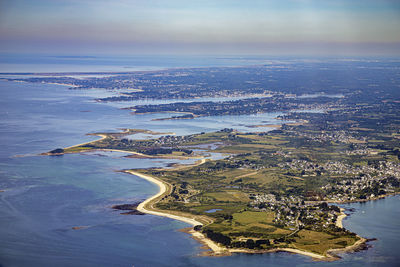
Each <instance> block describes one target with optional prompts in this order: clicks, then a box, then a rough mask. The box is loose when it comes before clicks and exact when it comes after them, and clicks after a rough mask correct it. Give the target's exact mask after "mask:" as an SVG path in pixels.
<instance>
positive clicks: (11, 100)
mask: <svg viewBox="0 0 400 267" xmlns="http://www.w3.org/2000/svg"><path fill="white" fill-rule="evenodd" d="M279 60H280V59H277V58H274V59H269V58H268V57H265V58H258V57H228V56H227V57H211V56H210V57H199V56H194V57H192V58H190V57H181V58H179V57H178V58H177V57H166V56H164V57H154V56H153V57H151V56H147V57H146V56H137V57H111V56H107V57H71V56H37V55H0V72H3V73H13V72H20V73H21V72H29V73H37V72H79V71H84V72H101V71H127V70H150V69H151V70H154V69H166V68H177V67H208V66H214V67H216V66H235V65H252V64H274V62H278V61H279ZM291 60H292V59H291ZM7 75H9V74H3V77H6V76H7ZM11 76H13V75H11ZM0 77H2V76H1V75H0ZM113 94H115V92H109V91H105V90H97V89H96V90H95V89H93V90H70V89H69V88H68V87H67V86H61V85H51V84H34V83H22V82H10V81H5V80H0V147H1V149H0V266H1V267H6V266H41V267H42V266H127V267H131V266H135V267H139V266H207V267H209V266H246V267H249V266H363V267H364V266H399V262H400V253H399V249H398V242H399V240H400V231H399V227H400V209H399V203H400V202H399V201H400V197H399V196H392V197H387V198H385V199H381V200H376V201H370V202H365V203H352V204H346V205H343V207H344V208H346V210H347V211H346V212H347V213H348V216H347V217H346V218H345V219H344V221H343V225H344V227H346V228H348V229H349V230H351V231H354V232H356V233H358V234H359V235H360V236H363V237H366V238H376V240H375V241H371V242H369V243H368V245H369V248H368V249H367V250H363V251H360V252H356V253H345V254H342V255H341V257H342V259H341V260H338V261H335V262H320V261H313V260H312V259H310V258H309V257H306V256H302V255H296V254H290V253H286V252H280V253H269V254H261V255H260V254H257V255H250V254H234V255H232V256H226V257H204V256H199V254H200V253H201V252H202V251H203V248H202V246H201V244H199V243H198V242H197V241H195V240H193V239H192V238H191V237H190V235H188V234H186V233H183V232H181V231H179V229H182V228H184V227H188V226H189V225H187V224H185V223H183V222H180V221H176V220H172V219H169V218H164V217H158V216H153V215H144V216H128V215H121V214H120V212H118V211H116V210H113V209H112V208H111V206H112V205H115V204H124V203H134V202H139V201H143V200H144V199H146V198H148V197H149V196H151V195H153V194H155V193H156V192H157V191H158V187H157V186H156V185H154V184H152V183H150V182H148V181H146V180H143V179H141V178H140V177H137V176H134V175H129V174H125V173H121V172H118V170H121V169H127V168H146V167H166V166H168V164H170V163H176V162H177V160H174V159H132V158H126V157H124V156H125V155H126V154H124V153H120V152H91V153H82V154H67V155H63V156H39V154H40V153H42V152H47V151H49V150H52V149H55V148H58V147H67V146H72V145H75V144H78V143H82V142H87V141H91V140H95V139H96V137H95V136H92V135H87V134H88V133H96V132H115V131H118V130H119V129H122V128H136V129H148V130H152V131H157V132H171V131H173V132H175V133H176V134H178V135H182V134H192V133H199V132H210V131H216V130H220V129H221V128H234V129H238V130H241V131H252V130H254V129H252V128H248V127H247V126H248V125H256V124H265V123H271V124H279V123H281V121H279V120H277V119H275V118H276V116H278V115H281V114H282V113H279V112H272V113H263V114H256V115H242V116H215V117H206V118H195V119H193V120H176V121H171V120H170V121H154V120H153V119H155V118H164V117H166V116H167V115H168V114H145V115H132V114H130V112H129V111H128V110H123V109H121V107H124V106H130V105H132V104H134V103H133V102H120V103H115V102H113V103H99V102H96V101H95V99H96V98H98V97H104V96H108V95H113ZM164 101H166V102H168V101H170V102H173V101H176V100H164ZM146 103H152V100H147V102H146ZM154 103H157V101H154ZM132 138H135V136H132ZM138 138H150V136H143V135H142V136H140V137H138ZM216 157H218V155H216ZM191 162H192V161H191V160H186V161H179V163H191ZM74 228H75V229H74Z"/></svg>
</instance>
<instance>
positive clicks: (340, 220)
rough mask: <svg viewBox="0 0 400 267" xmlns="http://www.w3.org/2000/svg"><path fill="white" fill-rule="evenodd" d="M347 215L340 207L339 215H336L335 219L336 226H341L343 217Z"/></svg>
mask: <svg viewBox="0 0 400 267" xmlns="http://www.w3.org/2000/svg"><path fill="white" fill-rule="evenodd" d="M346 216H347V215H346V214H345V213H344V209H343V208H341V209H340V215H339V216H338V217H337V219H336V226H337V227H340V228H343V223H342V222H343V219H344V218H345V217H346Z"/></svg>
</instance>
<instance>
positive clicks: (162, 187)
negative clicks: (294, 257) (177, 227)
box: [124, 170, 366, 261]
mask: <svg viewBox="0 0 400 267" xmlns="http://www.w3.org/2000/svg"><path fill="white" fill-rule="evenodd" d="M124 172H126V173H129V174H133V175H136V176H138V177H140V178H143V179H146V180H147V181H149V182H152V183H154V184H156V185H157V186H158V188H159V191H158V193H157V194H155V195H153V196H151V197H150V198H148V199H146V200H145V201H143V202H142V203H140V204H139V205H138V207H137V210H138V211H140V212H143V213H147V214H152V215H157V216H163V217H167V218H171V219H174V220H179V221H182V222H185V223H188V224H190V225H192V226H196V225H203V223H201V222H199V221H198V220H196V219H195V218H193V217H192V218H188V217H184V216H179V215H175V214H170V213H166V212H161V211H157V210H156V209H155V208H154V207H153V205H154V204H155V203H156V202H157V200H158V199H159V198H160V197H162V196H163V195H164V194H165V193H166V192H167V191H168V190H169V188H170V185H169V184H168V183H166V182H163V181H161V180H159V179H157V178H155V177H152V176H149V175H145V174H142V173H139V172H135V171H133V170H126V171H124ZM342 212H343V211H342ZM339 216H342V217H340V219H339V217H338V221H339V222H337V225H338V223H340V225H342V224H341V220H342V219H343V218H344V217H345V216H346V215H345V214H344V213H343V214H342V215H339ZM341 227H342V226H341ZM185 232H186V233H189V234H191V235H192V237H193V238H194V239H195V240H197V241H199V242H200V243H202V244H204V245H205V246H206V247H207V248H209V249H211V251H212V252H211V253H205V255H209V256H227V255H231V254H232V253H251V254H254V253H271V252H279V251H282V252H289V253H297V254H301V255H305V256H308V257H311V258H313V259H314V260H325V261H332V260H337V259H339V257H337V256H336V255H335V254H336V253H341V252H350V251H354V250H356V249H357V248H359V247H360V246H361V245H362V244H364V243H365V241H366V239H364V238H361V239H360V240H358V241H357V242H355V243H354V244H353V245H351V246H348V247H346V248H343V249H335V250H330V251H328V254H327V256H324V255H320V254H317V253H312V252H308V251H303V250H299V249H295V248H275V249H270V250H260V251H254V250H248V249H228V248H225V247H223V246H220V245H219V244H217V243H215V242H214V241H212V240H211V239H209V238H207V237H206V236H205V235H204V234H202V233H201V232H198V231H195V230H194V229H189V230H186V231H185Z"/></svg>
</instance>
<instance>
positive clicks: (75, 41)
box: [0, 0, 400, 55]
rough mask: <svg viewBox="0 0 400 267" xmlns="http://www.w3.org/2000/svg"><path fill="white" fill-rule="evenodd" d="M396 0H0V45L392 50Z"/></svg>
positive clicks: (72, 50) (111, 49) (396, 45)
mask: <svg viewBox="0 0 400 267" xmlns="http://www.w3.org/2000/svg"><path fill="white" fill-rule="evenodd" d="M399 29H400V1H398V0H270V1H268V0H263V1H261V0H247V1H243V0H241V1H239V0H230V1H228V0H213V1H210V0H203V1H200V0H197V1H190V0H186V1H184V0H113V1H108V0H107V1H106V0H80V1H78V0H69V1H67V0H35V1H32V0H30V1H28V0H0V52H12V53H65V54H88V53H89V54H99V53H104V54H267V55H305V54H310V55H314V54H315V55H376V54H380V55H394V54H395V55H399V54H400V30H399Z"/></svg>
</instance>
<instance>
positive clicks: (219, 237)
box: [203, 229, 232, 246]
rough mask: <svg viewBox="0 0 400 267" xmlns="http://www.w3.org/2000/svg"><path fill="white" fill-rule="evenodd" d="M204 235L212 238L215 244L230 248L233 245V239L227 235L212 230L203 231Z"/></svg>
mask: <svg viewBox="0 0 400 267" xmlns="http://www.w3.org/2000/svg"><path fill="white" fill-rule="evenodd" d="M203 233H204V234H205V235H206V236H207V237H208V238H210V239H211V240H212V241H215V242H217V243H220V244H222V245H225V246H229V245H230V244H231V242H232V240H231V238H230V237H229V236H226V235H224V234H221V233H217V232H214V231H213V230H211V229H205V230H203Z"/></svg>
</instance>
